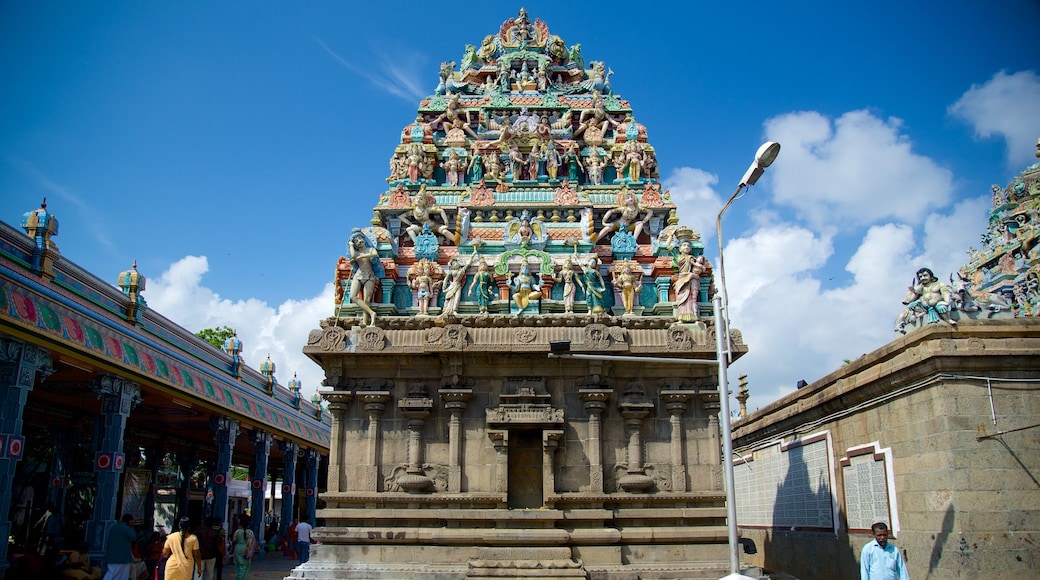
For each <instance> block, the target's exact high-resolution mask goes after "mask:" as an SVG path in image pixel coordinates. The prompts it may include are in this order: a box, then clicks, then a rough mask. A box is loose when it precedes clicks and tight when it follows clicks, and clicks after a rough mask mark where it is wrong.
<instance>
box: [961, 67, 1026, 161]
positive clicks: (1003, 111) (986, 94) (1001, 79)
mask: <svg viewBox="0 0 1040 580" xmlns="http://www.w3.org/2000/svg"><path fill="white" fill-rule="evenodd" d="M947 112H948V113H949V114H950V115H951V116H953V117H955V118H958V119H960V120H962V121H964V122H965V123H967V124H968V125H971V127H972V129H974V131H975V136H976V137H980V138H988V137H992V136H994V135H998V136H1000V137H1003V138H1004V140H1005V141H1006V142H1007V161H1008V165H1009V166H1015V165H1018V164H1028V163H1031V158H1032V157H1033V154H1034V152H1035V141H1033V140H1034V139H1036V138H1037V135H1040V76H1037V74H1036V73H1035V72H1033V71H1021V72H1017V73H1014V74H1010V75H1009V74H1007V73H1005V72H1004V71H1000V72H998V73H997V74H995V75H993V78H991V79H990V80H988V81H986V82H985V83H983V84H981V85H974V84H973V85H972V86H971V88H970V89H968V91H967V92H965V93H964V94H963V95H961V98H960V99H957V102H956V103H954V104H952V105H950V106H949V108H948V109H947Z"/></svg>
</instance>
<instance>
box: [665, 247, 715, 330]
mask: <svg viewBox="0 0 1040 580" xmlns="http://www.w3.org/2000/svg"><path fill="white" fill-rule="evenodd" d="M672 252H673V253H672V267H673V269H674V270H675V276H674V277H673V278H672V280H673V282H672V286H673V287H674V288H675V316H676V318H678V319H679V322H695V321H696V320H697V300H698V299H699V297H700V290H701V276H703V275H704V274H705V273H707V272H708V271H710V270H711V264H709V263H708V260H707V258H705V257H704V256H694V255H693V244H692V243H691V242H690V241H689V240H683V241H682V242H680V243H679V249H678V250H677V251H676V250H673V251H672Z"/></svg>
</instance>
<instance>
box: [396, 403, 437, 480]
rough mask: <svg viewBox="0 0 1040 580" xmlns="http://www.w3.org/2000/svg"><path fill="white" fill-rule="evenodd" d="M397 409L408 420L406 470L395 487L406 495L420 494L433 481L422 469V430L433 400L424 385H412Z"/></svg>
mask: <svg viewBox="0 0 1040 580" xmlns="http://www.w3.org/2000/svg"><path fill="white" fill-rule="evenodd" d="M397 408H398V410H400V411H401V414H402V415H404V416H405V417H407V418H408V468H407V471H406V473H405V474H404V475H402V476H401V477H399V478H398V479H397V485H399V486H401V489H403V490H405V491H407V492H408V493H422V492H426V491H429V490H430V488H432V487H433V480H432V479H430V478H429V477H428V476H427V475H426V474H425V473H424V472H423V467H422V429H423V425H424V424H425V422H426V419H427V418H428V417H429V416H430V414H431V413H432V412H433V399H431V398H430V397H429V396H428V394H427V392H426V385H425V384H424V383H413V384H412V385H411V386H409V388H408V396H406V397H404V398H402V399H399V400H398V401H397Z"/></svg>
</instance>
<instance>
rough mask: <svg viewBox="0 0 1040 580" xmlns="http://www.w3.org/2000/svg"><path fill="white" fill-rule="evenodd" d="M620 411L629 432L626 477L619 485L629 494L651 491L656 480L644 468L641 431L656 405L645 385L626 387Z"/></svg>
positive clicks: (629, 385) (635, 384) (622, 477)
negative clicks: (647, 392)
mask: <svg viewBox="0 0 1040 580" xmlns="http://www.w3.org/2000/svg"><path fill="white" fill-rule="evenodd" d="M618 410H619V411H620V412H621V416H622V417H623V418H624V419H625V427H626V428H627V430H628V465H627V467H626V469H625V471H626V473H625V475H623V476H621V478H620V479H618V485H619V486H620V487H621V488H622V489H624V490H625V491H627V492H629V493H632V492H647V491H650V489H651V488H653V486H654V480H653V478H652V477H650V476H648V475H647V474H646V470H645V469H644V467H643V441H642V438H641V436H640V430H641V429H642V428H643V420H644V419H646V418H647V417H648V416H649V415H650V413H651V412H653V410H654V403H653V401H651V400H650V398H649V397H647V396H646V392H645V391H644V390H643V385H642V384H641V383H639V382H636V381H634V382H631V383H629V384H628V385H627V386H626V387H625V392H624V394H622V395H621V397H620V399H619V400H618Z"/></svg>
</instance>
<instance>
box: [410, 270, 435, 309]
mask: <svg viewBox="0 0 1040 580" xmlns="http://www.w3.org/2000/svg"><path fill="white" fill-rule="evenodd" d="M408 286H410V287H411V288H412V289H413V290H415V292H416V302H417V304H418V305H419V315H420V316H427V315H428V314H429V313H430V300H431V299H433V263H432V262H430V261H429V260H425V259H424V260H419V262H418V263H417V264H416V265H415V266H414V267H413V268H412V269H411V270H410V271H409V272H408Z"/></svg>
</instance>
